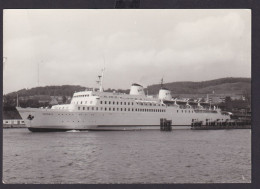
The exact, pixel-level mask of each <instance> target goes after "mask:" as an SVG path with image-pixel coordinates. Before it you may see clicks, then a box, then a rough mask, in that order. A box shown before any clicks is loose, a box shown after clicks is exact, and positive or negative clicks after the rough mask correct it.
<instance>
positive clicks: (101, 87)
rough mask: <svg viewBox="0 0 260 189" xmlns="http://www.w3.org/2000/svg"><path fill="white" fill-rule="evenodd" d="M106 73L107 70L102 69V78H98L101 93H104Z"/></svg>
mask: <svg viewBox="0 0 260 189" xmlns="http://www.w3.org/2000/svg"><path fill="white" fill-rule="evenodd" d="M104 71H105V68H102V70H101V76H98V77H99V91H100V92H103V79H104Z"/></svg>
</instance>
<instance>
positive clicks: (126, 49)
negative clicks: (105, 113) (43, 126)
mask: <svg viewBox="0 0 260 189" xmlns="http://www.w3.org/2000/svg"><path fill="white" fill-rule="evenodd" d="M3 15H4V18H3V35H4V36H3V56H4V64H3V93H4V94H7V93H9V92H13V91H17V90H20V89H24V88H28V89H30V88H33V87H37V86H47V85H81V86H85V87H98V86H97V83H96V81H97V76H98V75H100V73H101V69H102V68H103V67H105V72H104V83H103V84H104V88H105V89H107V88H114V89H128V88H130V86H131V84H132V83H139V84H141V85H143V86H144V87H146V86H148V85H152V84H158V83H160V81H161V78H163V79H164V82H165V83H167V82H175V81H205V80H211V79H218V78H223V77H251V11H250V10H249V9H210V10H209V9H208V10H207V9H203V10H202V9H185V10H184V9H147V10H141V9H136V10H131V9H128V10H126V9H124V10H113V9H110V10H105V9H102V10H101V9H100V10H98V9H77V10H73V9H67V10H65V9H64V10H62V9H59V10H58V9H56V10H55V9H52V10H48V9H19V10H18V9H8V10H4V14H3Z"/></svg>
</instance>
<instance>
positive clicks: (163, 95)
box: [159, 87, 172, 100]
mask: <svg viewBox="0 0 260 189" xmlns="http://www.w3.org/2000/svg"><path fill="white" fill-rule="evenodd" d="M159 99H160V100H171V99H172V95H171V91H170V90H169V89H167V88H164V87H163V88H161V89H160V91H159Z"/></svg>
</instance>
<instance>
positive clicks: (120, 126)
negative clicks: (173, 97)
mask: <svg viewBox="0 0 260 189" xmlns="http://www.w3.org/2000/svg"><path fill="white" fill-rule="evenodd" d="M17 110H18V111H19V113H20V115H21V117H22V118H23V120H24V121H25V124H26V126H27V127H28V129H29V130H31V131H66V130H140V129H160V119H161V118H166V119H167V120H171V121H172V126H173V128H189V127H190V126H191V123H192V119H197V120H201V121H206V120H207V119H209V120H217V119H220V120H224V121H225V120H226V119H229V116H228V115H222V114H221V113H220V112H218V113H195V112H194V111H190V112H189V111H187V112H186V111H185V112H184V111H183V113H180V112H181V111H179V112H178V113H177V108H175V107H169V108H167V110H166V112H134V111H133V112H131V111H130V112H117V111H115V112H113V111H111V112H107V111H106V112H105V111H93V112H86V111H71V110H56V109H38V108H20V107H17ZM184 126H186V127H184Z"/></svg>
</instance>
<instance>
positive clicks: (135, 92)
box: [130, 83, 145, 95]
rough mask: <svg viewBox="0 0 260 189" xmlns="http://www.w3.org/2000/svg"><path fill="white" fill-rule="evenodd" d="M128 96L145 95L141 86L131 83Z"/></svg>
mask: <svg viewBox="0 0 260 189" xmlns="http://www.w3.org/2000/svg"><path fill="white" fill-rule="evenodd" d="M130 95H145V94H144V88H143V86H142V85H139V84H137V83H133V84H132V86H131V89H130Z"/></svg>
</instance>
